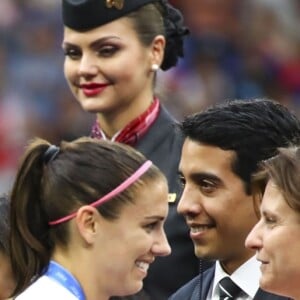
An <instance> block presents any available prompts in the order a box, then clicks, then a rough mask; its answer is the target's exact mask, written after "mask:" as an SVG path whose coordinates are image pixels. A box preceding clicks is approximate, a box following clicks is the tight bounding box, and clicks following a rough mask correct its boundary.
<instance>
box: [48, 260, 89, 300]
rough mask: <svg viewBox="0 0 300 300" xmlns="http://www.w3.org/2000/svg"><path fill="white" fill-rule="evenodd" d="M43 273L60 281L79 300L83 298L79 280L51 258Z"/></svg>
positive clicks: (83, 299)
mask: <svg viewBox="0 0 300 300" xmlns="http://www.w3.org/2000/svg"><path fill="white" fill-rule="evenodd" d="M45 275H46V276H48V277H50V278H52V279H54V280H55V281H57V282H58V283H60V284H61V285H62V286H64V287H65V288H66V289H67V290H69V291H70V292H71V293H72V294H73V295H75V296H76V297H77V298H78V299H79V300H85V295H84V292H83V290H82V288H81V286H80V284H79V282H78V281H77V280H76V278H75V277H74V276H73V275H72V274H71V273H70V272H69V271H67V270H66V269H65V268H63V267H62V266H61V265H60V264H58V263H56V262H55V261H53V260H51V261H50V263H49V266H48V270H47V272H46V273H45Z"/></svg>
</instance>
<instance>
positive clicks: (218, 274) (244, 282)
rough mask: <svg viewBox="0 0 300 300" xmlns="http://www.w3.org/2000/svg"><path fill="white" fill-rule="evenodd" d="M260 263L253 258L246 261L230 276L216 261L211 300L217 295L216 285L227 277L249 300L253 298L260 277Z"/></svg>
mask: <svg viewBox="0 0 300 300" xmlns="http://www.w3.org/2000/svg"><path fill="white" fill-rule="evenodd" d="M259 267H260V263H259V262H258V261H257V260H256V258H255V256H253V257H251V258H250V259H248V260H247V261H246V262H245V263H244V264H242V265H241V266H240V267H239V268H238V269H236V270H235V271H234V272H233V273H232V274H231V275H228V274H227V273H226V272H225V271H224V270H223V269H222V267H221V264H220V262H219V261H216V268H215V276H214V281H213V287H212V288H213V289H212V296H213V299H214V297H216V295H217V294H218V289H217V284H218V282H219V281H220V280H221V279H222V278H224V277H226V276H229V277H230V278H231V280H232V281H233V282H234V283H235V284H236V285H238V286H239V287H240V288H241V289H242V290H243V291H244V292H245V293H246V294H248V295H249V296H250V297H251V298H254V296H255V294H256V292H257V290H258V288H259V278H260V276H261V272H260V269H259Z"/></svg>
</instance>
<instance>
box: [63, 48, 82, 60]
mask: <svg viewBox="0 0 300 300" xmlns="http://www.w3.org/2000/svg"><path fill="white" fill-rule="evenodd" d="M64 55H65V56H67V57H69V58H71V59H79V58H80V57H81V51H79V50H78V49H75V48H66V49H64Z"/></svg>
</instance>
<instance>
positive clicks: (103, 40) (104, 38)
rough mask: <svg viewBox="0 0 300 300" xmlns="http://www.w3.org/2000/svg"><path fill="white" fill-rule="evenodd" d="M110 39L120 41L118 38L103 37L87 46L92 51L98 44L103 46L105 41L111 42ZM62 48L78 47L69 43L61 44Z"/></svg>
mask: <svg viewBox="0 0 300 300" xmlns="http://www.w3.org/2000/svg"><path fill="white" fill-rule="evenodd" d="M111 39H118V40H120V37H118V36H114V35H112V36H106V37H103V38H100V39H97V40H95V41H93V42H92V43H91V44H90V45H89V46H90V47H91V48H92V49H94V48H97V47H98V46H99V44H103V43H105V42H106V41H107V40H111ZM62 47H78V46H77V45H76V44H72V43H70V42H63V44H62Z"/></svg>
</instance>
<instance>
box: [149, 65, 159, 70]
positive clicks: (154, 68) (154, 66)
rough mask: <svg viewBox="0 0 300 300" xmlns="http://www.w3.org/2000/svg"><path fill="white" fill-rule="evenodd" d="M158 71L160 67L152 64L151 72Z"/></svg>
mask: <svg viewBox="0 0 300 300" xmlns="http://www.w3.org/2000/svg"><path fill="white" fill-rule="evenodd" d="M158 69H159V65H158V64H152V66H151V71H153V72H156V71H157V70H158Z"/></svg>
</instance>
